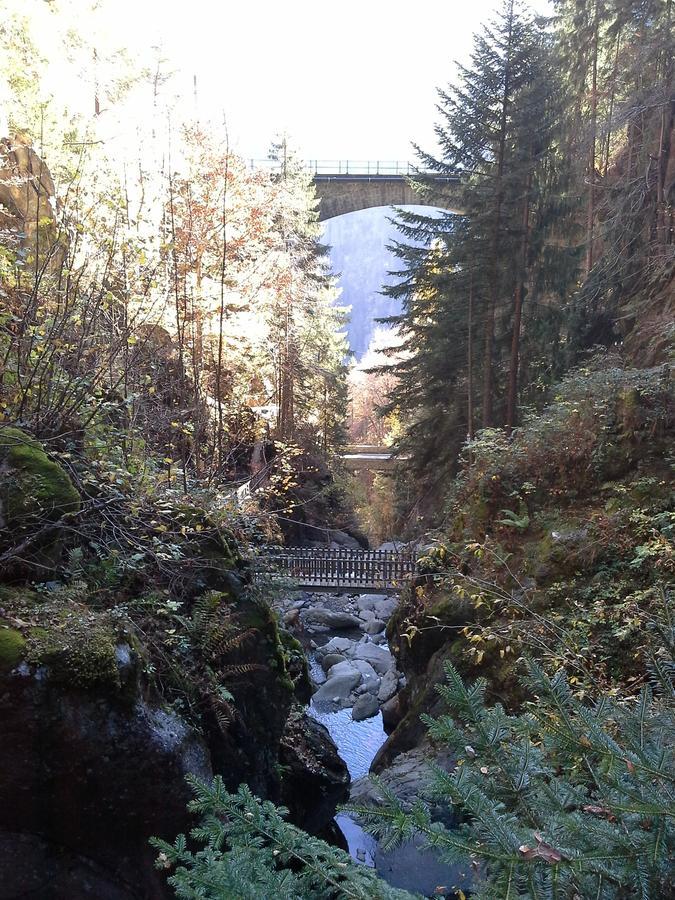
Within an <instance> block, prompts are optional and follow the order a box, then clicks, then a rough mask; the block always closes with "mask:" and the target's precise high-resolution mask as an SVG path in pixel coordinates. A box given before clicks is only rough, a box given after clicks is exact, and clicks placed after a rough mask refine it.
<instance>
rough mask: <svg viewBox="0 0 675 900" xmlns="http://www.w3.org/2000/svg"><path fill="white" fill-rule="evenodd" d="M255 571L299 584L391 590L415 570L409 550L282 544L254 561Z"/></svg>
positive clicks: (415, 564)
mask: <svg viewBox="0 0 675 900" xmlns="http://www.w3.org/2000/svg"><path fill="white" fill-rule="evenodd" d="M257 563H258V564H257V566H256V570H257V572H258V573H259V574H261V575H262V574H263V573H267V574H270V573H277V574H279V575H284V576H286V577H288V578H292V579H293V580H294V581H297V582H298V583H299V584H300V585H301V586H303V587H321V586H325V587H333V588H334V587H344V588H349V587H355V588H371V589H372V588H382V589H392V588H395V587H400V586H401V585H402V583H403V582H404V581H405V580H406V579H407V578H410V577H411V576H412V575H414V574H415V573H416V571H417V562H416V559H415V557H414V556H413V555H412V554H411V553H407V552H396V551H394V550H349V549H328V548H327V549H325V550H324V549H322V548H308V547H282V548H278V549H276V548H275V549H273V550H269V551H266V552H265V553H264V554H263V555H262V556H261V557H259V558H258V560H257Z"/></svg>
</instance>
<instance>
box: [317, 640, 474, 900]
mask: <svg viewBox="0 0 675 900" xmlns="http://www.w3.org/2000/svg"><path fill="white" fill-rule="evenodd" d="M308 663H309V671H310V676H311V678H312V680H313V681H314V683H315V684H317V685H319V684H323V683H324V682H325V680H326V675H325V674H324V671H323V669H322V667H321V664H320V663H319V661H318V660H317V658H316V656H315V655H314V654H313V653H311V652H310V653H309V654H308ZM308 712H309V714H310V715H311V716H312V717H313V718H314V719H316V721H318V722H320V723H321V724H322V725H324V726H325V727H326V728H327V729H328V732H329V734H330V736H331V738H332V739H333V741H334V743H335V745H336V747H337V751H338V753H339V755H340V756H341V757H342V759H343V760H344V762H345V764H346V766H347V769H348V770H349V774H350V776H351V780H352V783H353V782H355V781H357V780H358V779H359V778H363V777H364V776H365V775H367V774H368V772H369V771H370V766H371V763H372V761H373V759H374V757H375V754H376V753H377V751H378V750H379V749H380V747H381V746H382V744H384V742H385V741H386V739H387V735H386V732H385V730H384V725H383V722H382V713H381V712H378V713H377V715H375V716H372V717H371V718H369V719H364V720H363V721H360V722H355V721H354V719H353V718H352V711H351V709H350V708H347V709H340V710H338V711H336V712H324V711H322V710H319V709H317V707H316V706H315V705H314V703H310V705H309V707H308ZM335 822H336V824H337V825H338V827H339V828H340V831H341V832H342V834H343V835H344V837H345V840H346V841H347V845H348V847H349V853H350V855H351V856H352V857H353V858H354V859H355V860H357V861H358V862H360V863H362V864H363V865H367V866H370V867H371V868H376V869H377V870H378V873H379V874H380V875H381V876H382V877H383V878H384V879H385V880H386V881H388V882H389V883H390V884H392V885H393V886H394V887H399V888H405V889H407V890H410V891H414V892H420V893H422V894H424V895H425V896H432V895H433V896H445V892H444V891H441V892H439V890H438V886H439V885H450V886H452V885H457V886H459V887H463V888H464V889H465V890H468V888H469V884H470V877H467V874H466V872H465V871H463V870H464V869H465V867H463V866H462V867H460V866H448V865H446V864H444V863H442V862H440V860H439V859H438V857H437V856H436V855H435V854H433V853H432V852H431V851H429V850H426V849H424V847H423V846H422V842H421V841H420V840H413V841H411V842H409V843H407V844H404V845H403V846H401V847H398V848H397V849H396V850H394V851H390V852H384V851H382V850H381V849H380V848H379V846H378V843H377V841H376V840H375V838H373V837H372V836H371V835H369V834H367V833H366V832H365V831H364V830H363V829H362V828H361V826H360V825H359V824H358V823H357V822H356V821H355V820H354V819H353V818H352V817H351V816H350V815H347V814H345V813H341V814H338V815H337V816H336V817H335ZM446 889H447V888H446ZM448 896H455V894H454V893H452V892H451V893H450V894H449V895H448Z"/></svg>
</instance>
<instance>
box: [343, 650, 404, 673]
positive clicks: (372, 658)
mask: <svg viewBox="0 0 675 900" xmlns="http://www.w3.org/2000/svg"><path fill="white" fill-rule="evenodd" d="M353 658H354V659H363V660H365V661H366V662H368V663H370V665H371V666H372V667H373V669H375V671H376V672H377V674H378V675H384V674H385V672H388V671H389V669H393V668H394V657H393V656H392V655H391V653H390V652H389V650H387V649H386V648H385V647H380V646H378V645H377V644H372V643H367V644H357V646H356V649H355V650H354V652H353Z"/></svg>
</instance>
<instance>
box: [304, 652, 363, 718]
mask: <svg viewBox="0 0 675 900" xmlns="http://www.w3.org/2000/svg"><path fill="white" fill-rule="evenodd" d="M339 665H340V666H342V665H345V664H344V663H339ZM335 668H337V666H333V669H335ZM331 671H332V670H331ZM360 681H361V673H360V672H359V671H358V670H357V669H354V668H352V667H349V669H346V670H344V671H341V672H340V673H339V674H336V675H334V676H333V677H332V678H328V679H327V680H326V681H325V682H324V683H323V684H322V685H321V687H320V688H319V689H318V691H317V692H316V693H315V694H314V696H313V697H312V703H313V704H314V706H315V707H316V708H317V709H318V710H319V711H321V712H333V711H335V710H336V709H340V708H342V707H343V706H345V705H347V701H348V699H349V695H350V694H351V692H352V691H353V690H354V688H355V687H356V686H357V685H358V684H359V682H360Z"/></svg>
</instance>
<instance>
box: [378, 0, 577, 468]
mask: <svg viewBox="0 0 675 900" xmlns="http://www.w3.org/2000/svg"><path fill="white" fill-rule="evenodd" d="M552 52H553V51H552V48H551V42H550V39H549V38H548V37H547V35H546V33H545V31H544V30H543V27H542V26H541V24H540V23H537V22H536V21H533V20H532V19H531V17H530V16H529V15H527V14H526V13H525V12H524V11H523V9H522V8H521V6H520V5H519V4H518V3H517V2H516V0H506V2H505V3H504V4H503V6H502V9H501V12H500V14H499V16H498V17H497V19H496V21H495V22H494V23H493V24H492V25H491V26H489V27H485V28H484V29H483V30H482V31H481V32H480V33H479V34H478V35H476V37H475V40H474V50H473V53H472V56H471V62H470V65H468V66H460V67H459V77H458V79H457V82H456V84H454V85H451V86H450V87H449V88H448V89H447V90H445V91H440V92H439V96H440V103H439V106H438V111H439V114H440V117H441V118H440V122H439V124H438V125H437V127H436V135H437V138H438V142H439V146H440V148H441V155H440V158H438V157H436V156H433V155H431V154H429V153H425V152H423V151H421V150H419V148H418V156H419V159H420V164H419V173H418V175H417V177H416V180H415V183H416V186H417V189H418V190H419V192H420V194H421V196H422V198H423V199H424V200H425V202H427V203H431V204H434V205H437V206H439V207H441V208H442V207H445V210H446V211H444V212H442V213H439V214H438V215H420V214H418V213H412V212H403V211H401V212H400V214H399V229H400V231H401V235H402V240H401V241H400V242H399V243H398V244H397V245H396V247H395V252H396V254H397V256H398V257H399V259H400V260H401V261H402V263H403V266H404V268H403V271H402V272H401V273H400V274H401V276H402V277H401V280H400V282H399V283H398V284H396V285H395V286H394V287H392V288H390V289H388V292H389V293H390V294H391V295H392V296H394V297H398V298H400V299H401V300H402V303H403V311H402V314H401V315H400V316H399V317H396V318H394V319H393V320H392V321H393V322H394V323H395V324H397V325H398V326H399V327H400V328H401V330H402V332H403V335H404V337H405V349H406V351H407V357H406V358H405V359H404V360H403V362H402V363H400V364H398V366H397V371H398V374H399V377H400V382H399V387H398V388H397V390H396V391H395V392H394V394H393V396H392V399H391V403H392V406H393V405H398V406H400V407H402V408H404V409H405V410H407V411H409V412H410V414H411V418H410V424H409V428H408V432H407V436H406V438H405V439H404V443H405V445H406V446H405V449H406V450H408V451H409V452H411V453H413V455H414V458H415V461H416V462H417V464H418V467H419V468H421V469H425V468H426V469H431V468H432V467H433V468H438V467H439V464H440V468H441V470H444V469H445V467H446V465H447V464H448V463H451V462H452V461H453V460H454V459H455V458H456V455H457V451H458V448H459V446H461V444H462V442H463V441H464V439H465V436H466V435H467V434H468V435H469V436H472V435H473V431H474V426H475V421H474V408H475V406H476V401H477V399H478V397H477V396H476V395H475V394H476V392H475V390H474V385H480V399H481V424H482V425H483V426H484V427H486V426H492V425H496V424H503V423H506V424H508V425H509V426H512V425H514V424H515V421H516V412H517V396H518V380H519V370H520V368H521V352H522V351H521V332H522V328H523V325H522V322H523V315H524V301H525V298H526V296H531V299H532V300H534V302H536V303H539V304H544V301H546V303H547V304H550V289H551V281H552V273H553V271H554V270H557V276H558V278H557V289H558V290H560V289H562V288H563V286H564V284H565V282H566V281H568V280H569V278H570V276H573V275H574V265H573V264H572V265H571V266H570V265H566V266H564V265H561V264H560V262H561V261H560V257H561V255H562V256H565V257H567V256H569V254H568V253H567V252H566V250H565V248H564V247H561V246H560V241H557V242H556V241H555V240H553V239H552V235H551V218H552V211H553V209H554V207H555V206H558V205H559V204H560V189H561V183H562V180H563V179H562V173H561V168H562V166H561V160H560V159H559V158H557V156H556V147H555V142H554V133H555V132H554V129H555V124H556V121H557V116H558V100H557V97H558V94H557V78H556V74H555V69H554V65H553V56H552ZM533 123H536V128H534V127H533ZM450 210H459V213H460V214H459V215H456V214H455V213H453V212H451V211H450ZM411 240H414V241H415V242H417V244H418V245H417V246H411V245H410V244H409V243H406V241H411ZM419 244H421V246H419ZM556 244H557V245H556ZM561 251H562V253H561ZM565 270H566V271H565ZM563 271H565V274H564V277H562V278H561V277H560V276H561V275H562V274H563ZM535 291H536V296H535V295H534V292H535ZM505 370H506V371H505ZM507 373H508V374H507ZM422 448H423V449H422Z"/></svg>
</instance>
